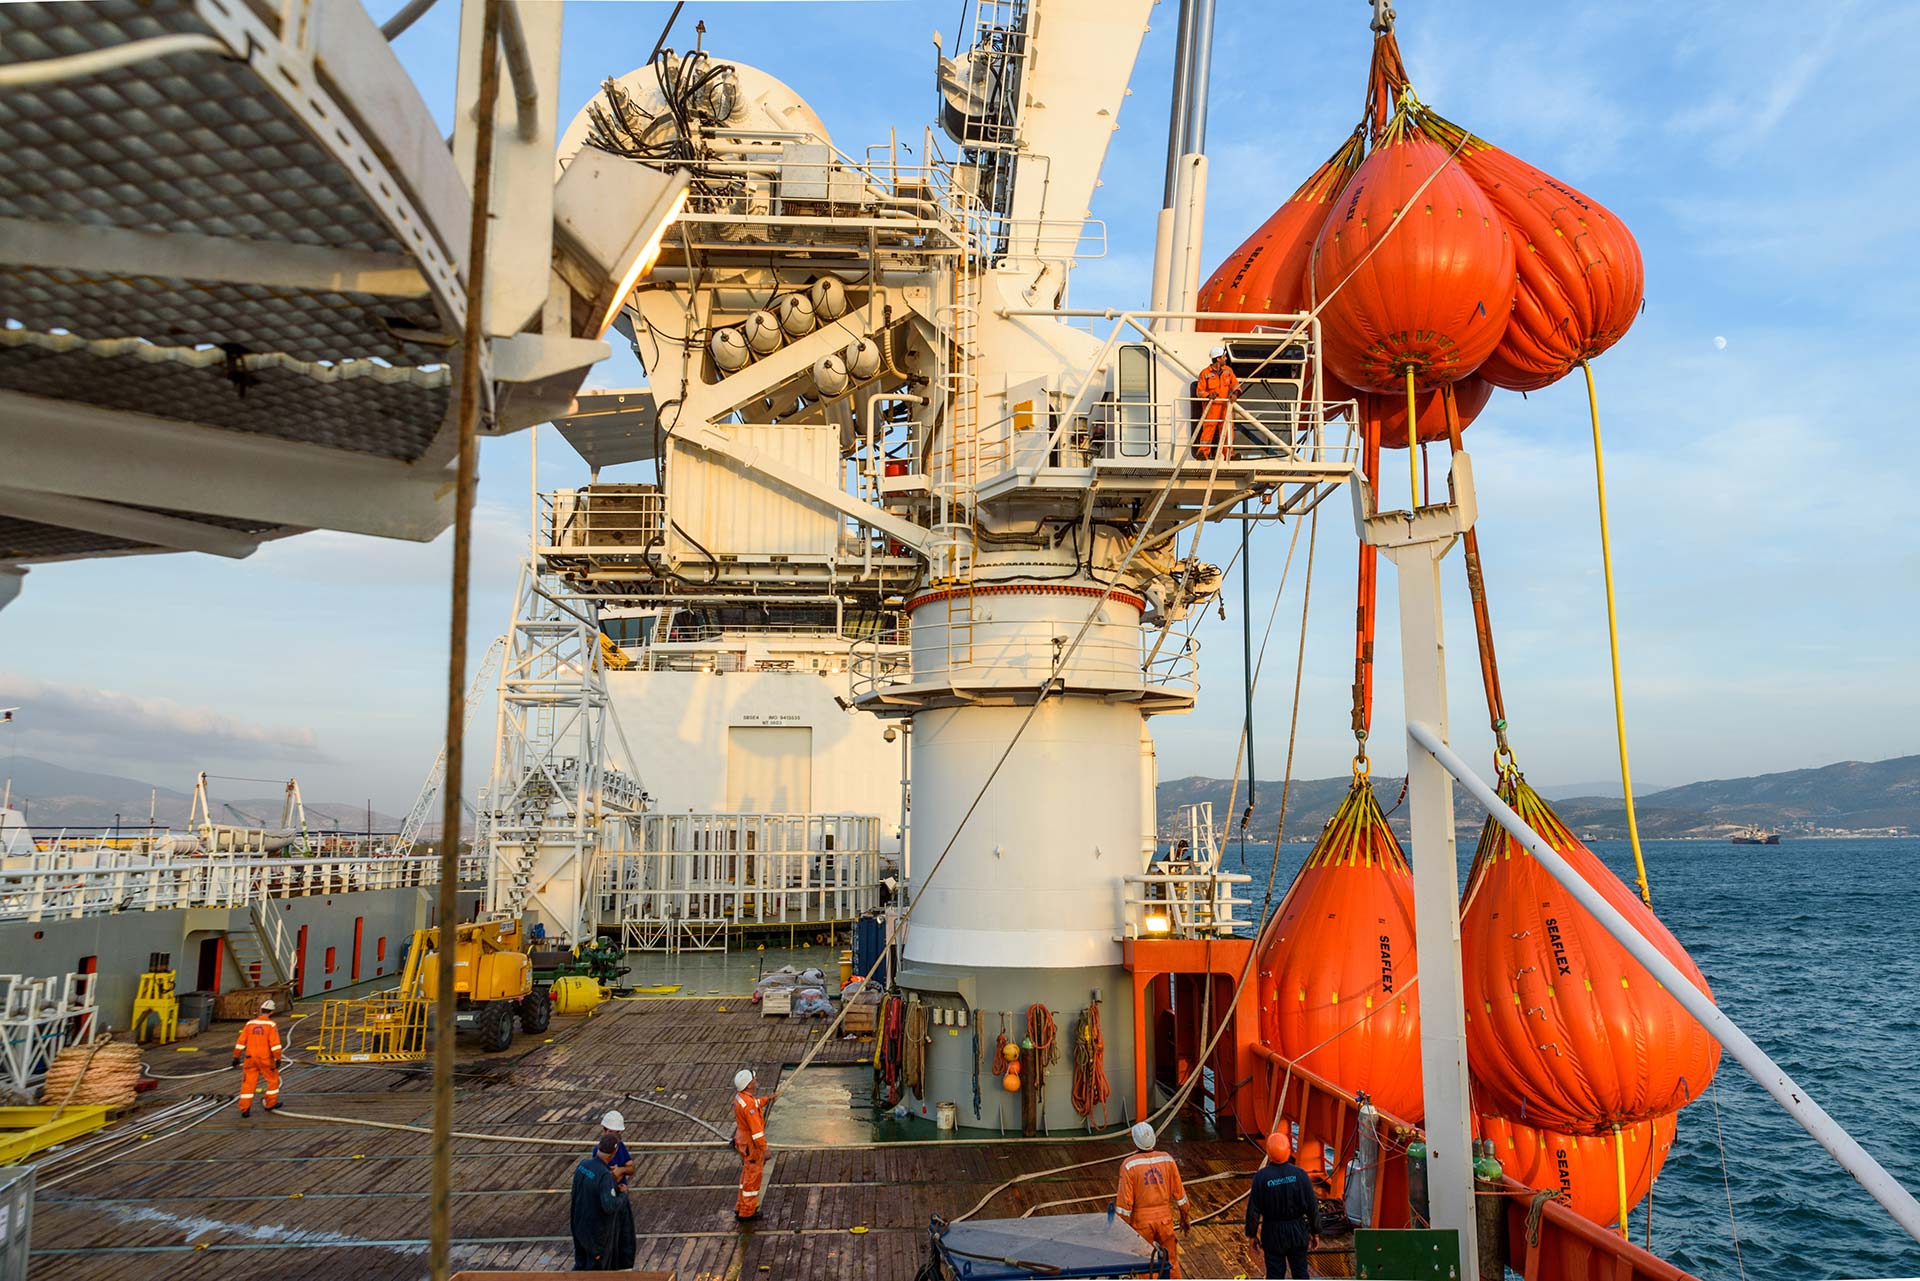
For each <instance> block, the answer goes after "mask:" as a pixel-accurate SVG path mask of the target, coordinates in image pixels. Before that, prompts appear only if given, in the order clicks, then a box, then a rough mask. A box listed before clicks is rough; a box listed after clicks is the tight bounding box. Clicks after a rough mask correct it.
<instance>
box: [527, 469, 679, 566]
mask: <svg viewBox="0 0 1920 1281" xmlns="http://www.w3.org/2000/svg"><path fill="white" fill-rule="evenodd" d="M666 520H667V500H666V495H665V494H663V493H661V492H660V490H659V489H657V488H655V487H654V486H652V485H596V486H594V487H593V488H592V489H591V490H586V489H558V490H553V491H551V492H548V493H543V494H541V495H540V516H539V522H540V523H539V529H540V532H541V535H542V537H543V538H544V539H545V541H546V544H547V550H548V551H549V552H556V553H566V552H573V553H591V552H601V553H607V554H617V553H632V552H640V551H644V550H645V549H646V548H648V547H650V546H653V545H655V544H657V543H658V542H659V541H660V539H661V536H662V535H663V534H664V533H665V531H666Z"/></svg>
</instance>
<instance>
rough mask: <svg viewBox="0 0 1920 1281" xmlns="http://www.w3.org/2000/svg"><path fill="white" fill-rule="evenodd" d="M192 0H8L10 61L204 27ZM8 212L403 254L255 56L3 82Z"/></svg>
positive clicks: (198, 58)
mask: <svg viewBox="0 0 1920 1281" xmlns="http://www.w3.org/2000/svg"><path fill="white" fill-rule="evenodd" d="M210 30H211V28H210V27H209V26H208V24H207V23H206V22H205V21H203V20H202V19H201V17H200V14H199V12H198V6H196V5H193V4H190V3H187V2H186V0H159V2H157V3H143V2H141V0H93V2H92V3H88V4H70V3H52V4H40V3H35V4H8V5H0V60H4V61H7V62H25V61H29V60H35V59H41V58H48V57H58V56H64V55H69V54H76V53H84V52H87V51H89V50H93V49H104V48H107V47H110V46H113V45H118V44H124V43H126V42H128V41H132V40H141V39H146V38H149V37H153V36H161V35H172V34H179V33H195V34H207V33H209V32H210ZM0 153H3V154H5V155H6V156H7V164H6V165H5V166H4V167H0V214H4V215H5V216H7V217H14V218H31V219H36V220H40V221H48V222H55V221H58V222H89V223H97V224H104V225H112V226H120V227H132V228H137V229H140V230H159V231H180V232H193V233H197V234H200V235H221V236H237V237H241V238H244V239H248V240H270V241H284V242H288V243H293V244H308V245H329V246H333V247H336V248H346V247H352V248H358V249H375V250H384V251H387V252H391V253H404V252H405V251H406V246H405V245H404V244H403V243H402V242H401V241H400V239H399V238H398V237H397V236H395V235H394V234H393V232H392V230H391V229H390V228H389V227H388V226H387V224H386V221H385V220H384V219H383V218H381V217H380V215H379V213H378V211H377V210H375V209H373V208H372V207H370V206H369V205H368V204H367V203H366V202H365V201H364V200H362V199H361V198H360V197H359V193H358V191H357V189H356V188H355V187H354V185H353V184H352V183H351V181H348V180H347V175H345V174H344V173H343V172H342V171H341V166H340V164H339V163H338V162H337V161H336V160H334V159H333V158H332V157H330V156H329V155H328V154H327V152H326V151H325V150H323V149H322V148H321V147H320V146H319V145H318V144H317V143H316V142H314V141H313V139H312V138H311V136H310V135H309V134H308V132H307V130H306V129H305V128H304V127H303V125H302V124H301V122H300V121H299V120H298V119H296V118H295V116H294V115H293V113H292V112H291V111H289V110H288V109H287V107H286V106H285V105H284V104H283V103H282V102H280V101H279V100H278V98H277V97H276V96H274V95H272V94H266V93H262V92H261V86H260V84H259V74H258V73H257V72H256V71H254V70H253V69H252V68H251V67H250V66H249V65H248V64H247V63H243V62H237V61H233V60H230V59H227V58H222V57H220V56H218V55H217V54H212V53H186V54H175V55H173V56H170V57H167V58H164V59H159V60H156V61H154V62H151V63H142V64H137V65H135V66H132V67H125V68H122V69H120V70H118V71H112V72H108V73H105V74H103V75H96V76H89V77H87V78H85V79H82V80H74V81H68V82H65V83H62V84H59V85H54V86H49V87H44V88H33V89H20V90H13V91H10V92H8V93H6V94H0Z"/></svg>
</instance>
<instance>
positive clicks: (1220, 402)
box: [1193, 347, 1240, 462]
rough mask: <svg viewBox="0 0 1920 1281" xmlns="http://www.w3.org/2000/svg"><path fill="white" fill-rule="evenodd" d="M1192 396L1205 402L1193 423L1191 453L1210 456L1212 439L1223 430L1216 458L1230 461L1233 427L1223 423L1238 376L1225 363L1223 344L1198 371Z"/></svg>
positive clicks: (1236, 393) (1235, 397)
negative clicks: (1209, 361)
mask: <svg viewBox="0 0 1920 1281" xmlns="http://www.w3.org/2000/svg"><path fill="white" fill-rule="evenodd" d="M1194 395H1195V396H1196V397H1197V398H1198V399H1200V400H1203V401H1205V402H1206V407H1205V408H1204V409H1202V410H1201V411H1200V421H1199V422H1198V423H1197V424H1196V425H1195V426H1194V431H1193V456H1194V457H1195V458H1212V457H1213V450H1214V442H1215V441H1216V440H1220V437H1221V434H1222V433H1223V432H1224V433H1225V436H1226V439H1225V440H1224V441H1222V442H1221V444H1220V460H1221V461H1222V462H1232V461H1233V428H1232V427H1231V426H1229V425H1228V423H1227V415H1229V414H1231V413H1232V412H1233V408H1232V407H1233V402H1234V401H1236V400H1238V399H1240V377H1239V375H1237V374H1235V373H1234V372H1233V366H1232V365H1229V364H1228V363H1227V349H1226V348H1225V347H1215V348H1214V349H1213V361H1212V363H1211V364H1209V365H1208V366H1207V367H1206V368H1205V369H1203V370H1201V371H1200V380H1199V381H1198V382H1197V383H1195V384H1194Z"/></svg>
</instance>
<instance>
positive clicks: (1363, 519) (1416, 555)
mask: <svg viewBox="0 0 1920 1281" xmlns="http://www.w3.org/2000/svg"><path fill="white" fill-rule="evenodd" d="M1448 474H1449V476H1450V477H1451V489H1450V490H1449V492H1450V493H1451V494H1452V495H1453V498H1454V501H1452V502H1449V503H1441V504H1434V505H1432V506H1427V507H1422V508H1420V509H1419V510H1418V511H1388V512H1381V511H1380V510H1379V509H1378V507H1377V505H1376V503H1375V498H1374V494H1373V491H1372V489H1371V488H1370V487H1369V486H1368V485H1367V482H1366V481H1365V479H1364V478H1360V477H1355V478H1354V480H1353V482H1352V485H1353V516H1354V525H1355V527H1356V528H1357V529H1358V530H1359V532H1360V538H1361V540H1362V541H1363V542H1365V543H1368V544H1370V545H1372V546H1374V547H1378V548H1379V549H1380V553H1381V554H1382V555H1384V556H1386V557H1387V558H1388V559H1390V560H1391V561H1393V566H1394V570H1395V571H1396V573H1395V577H1396V578H1397V580H1398V585H1399V594H1400V668H1401V680H1402V685H1403V696H1404V699H1405V706H1406V719H1407V724H1408V725H1412V724H1414V723H1415V722H1422V723H1425V724H1429V725H1433V726H1437V727H1438V732H1439V733H1440V734H1442V735H1444V734H1445V733H1446V726H1447V661H1446V628H1445V626H1444V623H1443V619H1442V609H1441V596H1440V563H1441V561H1443V560H1444V559H1445V558H1446V554H1447V552H1448V551H1449V550H1450V549H1451V548H1452V547H1453V544H1454V543H1455V542H1456V541H1457V540H1458V538H1459V536H1460V534H1461V533H1462V532H1464V531H1465V530H1468V529H1470V528H1472V527H1473V522H1474V519H1475V516H1476V513H1477V510H1478V509H1477V507H1476V505H1475V499H1474V490H1473V467H1472V464H1471V462H1470V461H1469V460H1468V458H1467V456H1466V455H1465V454H1456V455H1455V456H1454V458H1453V462H1452V464H1451V466H1450V467H1449V469H1448ZM1407 801H1408V805H1409V808H1410V810H1411V812H1412V819H1411V826H1412V837H1413V841H1412V850H1411V855H1412V858H1411V861H1412V863H1413V929H1414V942H1415V944H1416V946H1417V947H1418V949H1419V952H1420V1071H1421V1078H1422V1096H1423V1098H1424V1101H1425V1105H1426V1121H1425V1130H1426V1136H1427V1199H1428V1207H1429V1210H1430V1215H1429V1218H1430V1220H1431V1222H1432V1224H1433V1226H1434V1227H1436V1228H1452V1229H1455V1230H1456V1231H1457V1233H1458V1234H1459V1241H1460V1275H1461V1276H1463V1277H1477V1276H1479V1275H1480V1269H1479V1264H1478V1261H1477V1259H1478V1254H1479V1243H1478V1239H1477V1233H1476V1224H1477V1218H1476V1212H1475V1209H1474V1185H1473V1129H1472V1126H1473V1119H1472V1118H1473V1098H1472V1093H1471V1089H1470V1087H1469V1083H1468V1076H1467V1011H1466V985H1465V983H1464V982H1463V981H1462V978H1461V972H1460V862H1459V851H1458V850H1457V849H1456V848H1455V842H1454V834H1453V784H1452V782H1451V781H1450V780H1449V779H1448V778H1447V773H1446V771H1445V770H1443V769H1441V768H1440V766H1439V765H1438V764H1437V763H1435V761H1434V760H1433V759H1432V758H1431V757H1429V756H1427V755H1426V754H1424V753H1422V752H1419V751H1415V750H1413V749H1412V748H1411V747H1409V748H1408V751H1407Z"/></svg>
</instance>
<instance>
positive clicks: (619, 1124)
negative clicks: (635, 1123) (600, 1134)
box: [600, 1112, 627, 1130]
mask: <svg viewBox="0 0 1920 1281" xmlns="http://www.w3.org/2000/svg"><path fill="white" fill-rule="evenodd" d="M600 1128H601V1129H603V1130H624V1129H626V1128H627V1118H626V1117H624V1116H621V1115H620V1114H619V1113H618V1112H609V1113H607V1114H606V1115H605V1116H603V1117H601V1118H600Z"/></svg>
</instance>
